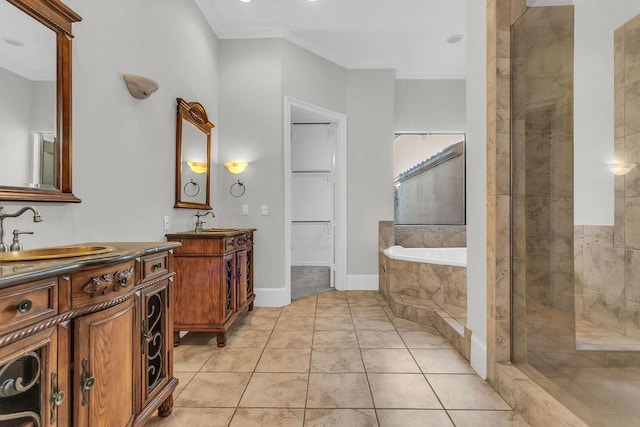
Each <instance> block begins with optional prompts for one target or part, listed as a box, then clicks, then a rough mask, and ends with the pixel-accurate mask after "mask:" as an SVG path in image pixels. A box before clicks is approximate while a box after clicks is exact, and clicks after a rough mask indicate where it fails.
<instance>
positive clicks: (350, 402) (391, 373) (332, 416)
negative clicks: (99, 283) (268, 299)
mask: <svg viewBox="0 0 640 427" xmlns="http://www.w3.org/2000/svg"><path fill="white" fill-rule="evenodd" d="M174 367H175V372H176V376H177V377H178V379H179V380H180V385H179V386H178V390H177V391H176V393H175V394H174V398H175V405H174V410H173V414H172V415H171V416H169V417H168V418H165V419H160V418H158V417H157V416H156V417H154V418H153V419H152V420H151V421H150V423H149V425H150V426H180V427H182V426H189V427H195V426H207V427H209V426H231V427H250V426H278V427H281V426H282V427H285V426H286V427H288V426H348V427H358V426H363V427H365V426H366V427H369V426H381V427H391V426H402V427H412V426H420V427H429V426H438V427H441V426H492V427H500V426H526V425H527V424H526V423H525V422H524V421H523V420H522V418H521V417H520V416H518V415H517V414H515V413H514V412H512V411H511V408H509V405H507V404H506V403H505V402H504V400H502V399H501V398H500V396H498V394H497V393H496V392H495V391H494V390H493V389H492V388H491V387H490V386H489V385H488V384H487V383H486V382H484V381H482V380H481V379H480V377H478V376H477V375H476V374H475V373H474V371H473V370H472V369H471V368H470V366H469V364H468V363H467V362H466V361H465V360H464V359H463V358H462V357H461V356H460V355H459V354H458V353H457V352H456V351H455V350H454V349H453V348H452V347H451V345H450V344H449V343H448V342H447V341H446V339H445V338H443V337H442V335H440V334H439V333H438V331H436V330H435V329H433V328H430V327H428V326H425V325H421V324H418V323H414V322H411V321H408V320H404V319H400V318H395V317H394V316H393V314H392V313H391V310H390V309H389V307H388V305H387V304H386V302H385V301H384V300H383V299H382V297H381V296H380V295H379V294H378V293H377V292H365V291H348V292H327V293H323V294H320V295H318V296H312V297H308V298H304V299H301V300H297V301H295V302H294V303H292V304H291V305H289V306H287V307H284V308H266V307H256V308H255V310H254V311H253V312H252V313H250V314H249V315H248V316H246V317H245V318H244V319H243V320H242V321H241V322H239V323H238V324H237V325H235V326H234V327H233V329H232V331H231V332H230V333H229V334H228V337H227V346H226V347H224V348H217V347H216V340H215V334H206V333H190V334H188V335H187V336H185V337H184V338H183V340H182V345H181V346H180V347H177V348H176V349H175V365H174Z"/></svg>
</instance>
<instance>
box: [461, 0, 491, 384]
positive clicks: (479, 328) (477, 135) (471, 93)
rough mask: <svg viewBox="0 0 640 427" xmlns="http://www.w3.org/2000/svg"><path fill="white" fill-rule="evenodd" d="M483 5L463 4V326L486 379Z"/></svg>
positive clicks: (473, 0)
mask: <svg viewBox="0 0 640 427" xmlns="http://www.w3.org/2000/svg"><path fill="white" fill-rule="evenodd" d="M486 16H487V3H486V0H480V1H478V0H467V27H466V38H467V84H466V92H467V103H466V110H467V114H466V118H467V122H466V131H467V147H466V148H467V316H468V319H467V326H468V327H469V328H470V329H471V330H472V331H473V335H472V339H471V366H472V367H473V368H474V369H475V370H476V371H477V372H478V374H480V376H481V377H483V378H486V376H487V208H486V203H487V178H486V176H487V140H486V135H487V127H486V123H487V116H486V110H487V107H486V105H487V103H486V99H487V96H486V93H487V92H486V91H487V87H486V80H487V65H486V57H487V49H486V40H487V33H486V31H487V30H486Z"/></svg>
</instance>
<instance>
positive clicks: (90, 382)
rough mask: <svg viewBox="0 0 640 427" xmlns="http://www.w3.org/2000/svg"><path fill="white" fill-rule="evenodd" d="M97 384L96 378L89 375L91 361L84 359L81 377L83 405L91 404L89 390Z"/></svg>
mask: <svg viewBox="0 0 640 427" xmlns="http://www.w3.org/2000/svg"><path fill="white" fill-rule="evenodd" d="M95 384H96V379H95V378H93V377H92V376H89V361H88V360H87V359H82V376H81V377H80V389H81V391H82V406H87V405H88V404H89V390H91V389H92V388H93V386H94V385H95Z"/></svg>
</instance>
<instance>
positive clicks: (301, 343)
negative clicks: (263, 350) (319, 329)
mask: <svg viewBox="0 0 640 427" xmlns="http://www.w3.org/2000/svg"><path fill="white" fill-rule="evenodd" d="M312 342H313V334H312V333H310V332H309V331H273V333H272V334H271V338H269V341H267V348H311V344H312Z"/></svg>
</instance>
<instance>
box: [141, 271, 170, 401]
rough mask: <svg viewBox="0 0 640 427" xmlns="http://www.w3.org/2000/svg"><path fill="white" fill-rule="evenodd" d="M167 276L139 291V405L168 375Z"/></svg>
mask: <svg viewBox="0 0 640 427" xmlns="http://www.w3.org/2000/svg"><path fill="white" fill-rule="evenodd" d="M169 283H170V282H169V279H166V280H163V281H161V282H160V283H158V284H156V285H154V286H151V287H149V288H147V289H145V290H143V291H141V292H140V300H141V304H140V308H141V312H142V313H141V314H142V323H141V325H142V407H144V406H146V404H147V403H148V402H149V401H150V400H151V399H153V398H154V397H155V395H156V394H157V393H158V392H160V391H161V390H162V388H163V387H164V386H165V384H166V383H167V381H168V380H169V378H170V377H171V376H172V372H170V369H171V366H170V364H169V356H170V353H171V348H172V341H171V340H172V339H173V333H172V332H171V331H170V328H171V329H173V328H172V321H171V319H170V318H169V317H170V311H169V301H170V300H169V298H170V295H169Z"/></svg>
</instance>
